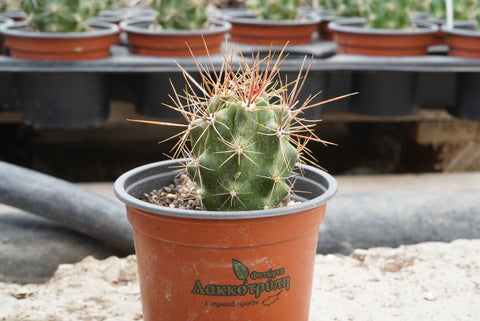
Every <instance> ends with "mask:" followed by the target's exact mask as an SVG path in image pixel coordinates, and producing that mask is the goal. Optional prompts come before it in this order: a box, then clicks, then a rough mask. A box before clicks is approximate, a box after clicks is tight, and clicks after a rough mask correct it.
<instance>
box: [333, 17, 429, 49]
mask: <svg viewBox="0 0 480 321" xmlns="http://www.w3.org/2000/svg"><path fill="white" fill-rule="evenodd" d="M364 24H365V20H364V19H339V20H335V21H333V22H331V23H329V25H328V27H329V28H330V30H332V32H333V39H334V41H336V42H337V53H339V54H354V55H368V56H397V57H399V56H423V55H426V54H427V51H428V47H429V46H430V45H431V44H432V37H433V34H435V33H436V32H437V31H438V26H437V25H435V24H433V23H431V22H426V21H418V22H415V24H416V26H417V28H415V29H366V28H364V27H363V26H364Z"/></svg>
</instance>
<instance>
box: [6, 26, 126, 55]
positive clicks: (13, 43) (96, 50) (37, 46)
mask: <svg viewBox="0 0 480 321" xmlns="http://www.w3.org/2000/svg"><path fill="white" fill-rule="evenodd" d="M89 24H90V27H92V28H93V29H94V30H93V31H88V32H65V33H60V32H58V33H53V32H35V31H31V30H30V29H29V28H28V27H27V26H26V24H25V23H24V22H17V23H14V24H13V25H11V26H8V27H6V28H5V29H4V30H3V33H4V36H5V39H6V41H7V46H8V47H9V48H10V55H11V56H12V57H14V58H19V59H33V60H88V59H100V58H106V57H108V56H110V46H111V45H112V42H113V40H114V37H115V36H116V35H117V33H118V26H116V25H114V24H111V23H106V22H99V21H95V22H93V21H92V22H90V23H89Z"/></svg>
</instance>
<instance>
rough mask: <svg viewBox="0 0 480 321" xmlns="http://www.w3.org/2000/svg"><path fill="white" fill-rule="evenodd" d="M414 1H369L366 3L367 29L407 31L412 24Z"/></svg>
mask: <svg viewBox="0 0 480 321" xmlns="http://www.w3.org/2000/svg"><path fill="white" fill-rule="evenodd" d="M412 7H413V0H398V1H385V0H367V1H365V3H364V8H363V10H364V13H363V14H364V17H365V18H366V19H367V24H366V27H367V28H374V29H405V28H406V27H407V26H408V24H409V22H410V10H411V8H412Z"/></svg>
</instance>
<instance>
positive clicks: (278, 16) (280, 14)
mask: <svg viewBox="0 0 480 321" xmlns="http://www.w3.org/2000/svg"><path fill="white" fill-rule="evenodd" d="M247 6H248V8H249V9H250V10H252V11H253V12H255V13H256V14H257V15H258V18H260V19H263V20H293V19H297V17H298V8H299V7H300V0H247Z"/></svg>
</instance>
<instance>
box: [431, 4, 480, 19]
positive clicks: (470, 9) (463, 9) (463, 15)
mask: <svg viewBox="0 0 480 321" xmlns="http://www.w3.org/2000/svg"><path fill="white" fill-rule="evenodd" d="M429 1H430V16H431V18H432V19H446V16H447V13H446V12H447V9H446V3H445V0H429ZM479 7H480V5H479V2H478V0H455V1H454V4H453V18H454V19H455V20H475V18H476V16H477V14H478V11H479Z"/></svg>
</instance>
